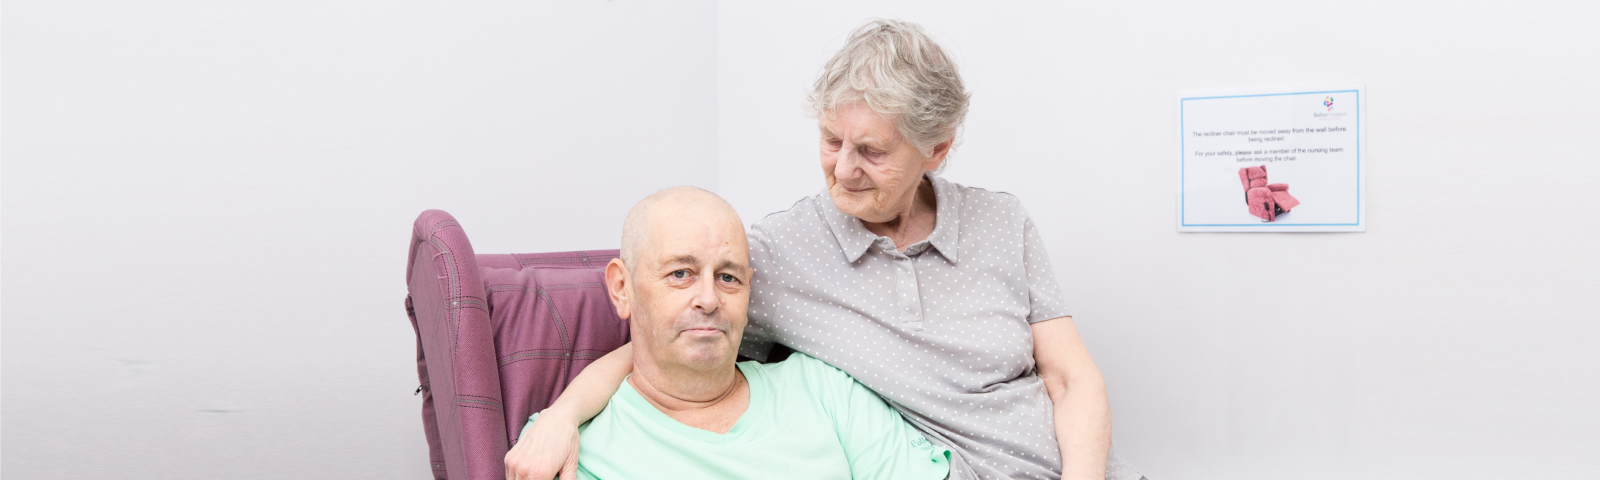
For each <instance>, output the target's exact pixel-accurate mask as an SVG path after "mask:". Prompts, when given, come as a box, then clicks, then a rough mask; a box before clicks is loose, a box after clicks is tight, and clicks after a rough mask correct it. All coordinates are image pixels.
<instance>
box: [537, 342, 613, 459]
mask: <svg viewBox="0 0 1600 480" xmlns="http://www.w3.org/2000/svg"><path fill="white" fill-rule="evenodd" d="M632 372H633V342H628V343H625V344H623V345H622V346H621V347H618V348H617V349H616V350H613V351H612V352H611V353H608V354H606V355H605V356H604V357H600V358H599V359H597V360H595V361H594V363H590V364H589V366H588V367H586V368H584V369H583V371H582V372H580V373H578V377H577V378H574V379H572V384H571V385H568V386H567V389H566V390H564V391H562V392H561V396H559V397H556V401H555V403H552V404H550V408H546V409H544V411H542V412H539V418H538V419H536V420H535V421H534V422H533V426H532V427H529V428H527V429H525V430H523V432H522V436H521V437H518V438H517V446H515V447H512V448H511V451H509V452H506V480H550V479H552V478H556V475H557V474H559V475H560V476H561V480H577V478H578V425H582V424H583V422H587V421H589V419H591V418H594V416H595V415H599V414H600V410H601V409H604V408H606V403H607V402H610V401H611V396H612V395H614V394H616V393H617V388H618V387H620V386H622V379H623V378H625V377H627V376H628V374H629V373H632Z"/></svg>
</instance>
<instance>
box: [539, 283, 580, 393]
mask: <svg viewBox="0 0 1600 480" xmlns="http://www.w3.org/2000/svg"><path fill="white" fill-rule="evenodd" d="M538 291H539V298H541V299H543V300H544V304H545V308H548V309H550V315H551V316H553V317H555V323H556V332H557V333H559V334H560V335H561V348H562V350H563V351H565V352H571V351H572V347H573V346H574V345H573V343H574V342H573V341H572V339H571V338H569V337H568V335H567V325H566V323H565V322H562V321H561V310H560V309H557V308H556V302H555V300H554V299H552V298H550V293H549V290H548V289H546V288H544V287H539V290H538ZM564 363H566V365H565V366H564V367H563V368H562V370H563V371H567V372H568V374H569V375H570V374H571V372H570V370H571V368H570V367H571V362H570V361H568V362H564Z"/></svg>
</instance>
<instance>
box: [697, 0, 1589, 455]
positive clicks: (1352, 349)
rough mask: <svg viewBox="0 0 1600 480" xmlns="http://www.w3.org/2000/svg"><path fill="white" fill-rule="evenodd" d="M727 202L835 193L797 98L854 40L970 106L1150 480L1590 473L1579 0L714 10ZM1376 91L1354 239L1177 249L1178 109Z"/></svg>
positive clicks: (986, 152)
mask: <svg viewBox="0 0 1600 480" xmlns="http://www.w3.org/2000/svg"><path fill="white" fill-rule="evenodd" d="M718 12H719V15H720V18H719V19H718V26H719V39H718V42H717V45H718V47H719V54H718V55H719V57H720V59H719V62H718V66H719V74H718V79H719V82H720V85H719V88H718V99H719V101H718V114H719V118H720V119H721V120H722V121H721V122H720V123H719V127H718V128H719V135H718V142H719V143H718V155H719V159H720V160H719V162H718V168H719V170H720V172H721V175H720V177H719V184H720V187H721V193H722V194H723V195H724V196H725V197H727V198H728V199H729V200H730V201H731V202H732V203H733V204H734V205H735V206H736V207H737V208H739V209H740V213H741V214H742V215H743V216H744V217H745V220H746V221H747V222H753V221H755V220H758V219H759V218H761V216H763V215H765V214H766V213H768V212H771V211H775V210H780V209H783V208H787V207H788V206H789V205H790V204H791V203H792V202H793V201H794V200H796V199H798V198H800V197H802V196H805V195H811V194H814V193H816V192H818V191H819V190H820V189H821V187H822V181H821V174H820V172H819V171H818V168H819V167H818V166H817V165H818V164H817V156H816V155H817V154H816V153H815V152H816V148H817V147H816V141H817V140H816V126H815V125H816V124H815V121H814V120H811V119H808V118H805V116H804V115H803V114H802V110H801V108H800V106H801V102H802V101H803V92H804V90H805V88H806V87H807V86H808V85H809V83H810V82H811V81H813V79H814V78H815V75H816V73H817V71H818V69H819V68H820V66H821V65H822V63H823V61H824V60H826V58H827V57H828V56H829V55H831V54H832V53H833V52H834V51H835V50H836V49H837V48H838V47H839V46H840V45H842V43H843V40H844V37H845V34H846V33H847V32H848V31H849V30H851V29H853V28H854V27H856V26H857V25H859V24H860V23H861V22H862V20H863V19H864V18H867V17H870V16H892V17H899V18H904V19H907V20H912V21H917V22H920V23H922V24H923V25H925V26H926V27H927V28H928V29H929V30H930V31H931V32H932V33H934V34H935V35H936V36H937V37H939V38H940V39H941V41H942V44H943V45H944V46H946V47H947V48H949V49H951V50H952V51H953V52H954V54H955V56H956V57H957V62H958V63H959V64H960V65H961V66H962V68H963V77H964V78H965V80H966V81H967V84H968V87H969V88H970V90H971V91H972V92H973V93H974V96H973V103H972V108H971V113H970V115H969V117H968V120H967V130H966V135H965V144H964V145H963V146H962V147H961V148H960V149H959V150H957V151H956V153H955V155H954V156H953V157H952V159H953V163H952V164H951V165H950V166H949V168H948V169H947V170H946V172H945V176H946V177H947V178H950V179H952V180H955V181H957V182H961V183H965V184H968V185H974V186H981V187H985V188H989V189H993V190H1001V191H1007V192H1011V193H1014V194H1016V195H1018V196H1019V197H1020V198H1021V199H1022V200H1023V202H1024V203H1025V204H1026V205H1027V206H1028V207H1029V208H1030V211H1031V213H1032V215H1033V217H1034V219H1035V221H1036V222H1037V223H1038V224H1039V226H1040V229H1041V230H1042V233H1043V235H1044V237H1045V238H1046V241H1047V242H1048V244H1049V248H1050V251H1051V255H1052V257H1053V259H1054V260H1055V263H1056V269H1057V272H1058V275H1060V276H1061V277H1062V278H1063V279H1064V288H1065V289H1066V290H1067V295H1068V296H1069V297H1070V298H1071V299H1072V300H1073V301H1074V303H1075V304H1076V305H1077V310H1076V318H1077V320H1078V325H1079V327H1080V329H1081V331H1082V332H1083V334H1084V337H1085V338H1086V339H1087V341H1088V343H1089V346H1090V350H1091V351H1092V353H1093V354H1094V356H1095V358H1096V360H1097V362H1098V363H1099V365H1100V367H1101V370H1102V372H1104V374H1105V376H1106V378H1107V379H1108V382H1109V383H1110V395H1111V403H1112V408H1113V413H1114V416H1115V424H1116V427H1115V429H1116V431H1115V438H1116V441H1117V443H1118V445H1119V447H1120V448H1121V449H1122V450H1123V452H1124V453H1125V454H1126V456H1127V457H1128V458H1129V459H1130V460H1131V461H1132V462H1133V463H1134V464H1135V465H1138V466H1139V467H1140V468H1141V469H1142V470H1143V471H1144V472H1145V473H1146V474H1147V475H1149V476H1150V477H1151V478H1154V479H1180V478H1181V479H1212V478H1215V479H1223V478H1227V479H1244V478H1262V479H1267V478H1273V479H1276V478H1330V479H1331V478H1339V479H1348V478H1363V479H1369V478H1397V479H1398V478H1579V477H1588V476H1592V475H1594V473H1593V472H1594V470H1595V468H1596V467H1600V465H1597V464H1596V463H1595V461H1594V452H1595V451H1600V408H1595V405H1600V388H1597V386H1596V384H1597V382H1596V380H1595V379H1596V378H1600V355H1597V354H1596V353H1594V352H1595V349H1594V345H1593V342H1594V340H1595V339H1596V338H1600V326H1597V322H1595V321H1594V320H1595V319H1596V317H1597V316H1596V313H1595V312H1596V311H1597V309H1600V294H1597V292H1600V281H1597V273H1596V272H1597V269H1600V261H1597V258H1600V255H1597V253H1596V251H1595V245H1596V244H1600V229H1597V227H1596V225H1595V224H1596V221H1600V215H1597V214H1596V213H1595V212H1596V208H1597V207H1600V195H1596V194H1595V193H1594V192H1595V184H1596V181H1597V180H1600V166H1597V160H1600V153H1597V152H1600V133H1597V132H1600V117H1597V114H1596V109H1595V108H1594V107H1593V106H1592V104H1593V101H1591V100H1590V99H1589V97H1591V96H1593V93H1594V91H1595V86H1596V85H1600V57H1597V55H1596V53H1595V52H1596V51H1597V47H1600V34H1596V33H1595V29H1594V24H1595V23H1596V21H1597V20H1600V9H1597V7H1596V6H1595V4H1594V3H1593V2H1569V3H1556V2H1542V3H1523V4H1498V5H1496V4H1483V3H1477V4H1474V3H1470V2H1469V3H1463V2H1450V3H1421V2H1401V3H1396V2H1335V3H1329V2H1265V1H1260V2H1240V1H1225V2H1157V3H1138V2H1076V3H1074V4H1070V5H1063V4H1059V3H1035V4H1026V5H1021V4H1013V3H1007V4H1005V5H1004V6H995V5H993V4H981V5H980V4H977V3H975V2H933V3H930V2H868V3H861V2H807V3H806V4H804V5H788V6H774V5H767V4H752V3H744V2H721V3H719V4H718ZM1330 81H1332V82H1344V81H1350V82H1365V83H1366V85H1367V88H1368V92H1369V100H1368V102H1367V107H1368V112H1369V116H1368V120H1369V125H1370V130H1368V136H1367V138H1368V141H1369V144H1370V148H1369V149H1368V150H1367V154H1368V155H1367V158H1368V159H1369V163H1368V165H1369V167H1370V170H1369V173H1368V184H1369V187H1370V194H1369V197H1368V201H1369V207H1368V213H1369V215H1370V218H1371V220H1370V226H1369V231H1368V232H1366V233H1355V234H1178V233H1176V232H1175V228H1174V224H1175V222H1174V219H1173V215H1174V203H1175V202H1174V195H1175V192H1174V190H1175V188H1174V187H1173V185H1175V183H1176V175H1177V168H1176V160H1177V159H1176V158H1175V155H1176V152H1177V151H1178V146H1177V143H1176V142H1177V138H1178V136H1177V131H1176V129H1177V128H1176V121H1175V120H1176V119H1175V118H1174V116H1175V115H1176V113H1175V110H1176V109H1175V108H1174V107H1175V102H1176V100H1175V94H1176V93H1177V92H1178V91H1182V90H1193V89H1209V88H1227V87H1252V86H1274V85H1284V84H1289V85H1295V84H1305V83H1308V82H1330Z"/></svg>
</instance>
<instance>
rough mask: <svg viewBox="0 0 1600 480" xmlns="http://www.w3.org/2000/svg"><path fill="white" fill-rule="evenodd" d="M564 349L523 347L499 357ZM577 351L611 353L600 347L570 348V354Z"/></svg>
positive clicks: (561, 350) (577, 352) (561, 349)
mask: <svg viewBox="0 0 1600 480" xmlns="http://www.w3.org/2000/svg"><path fill="white" fill-rule="evenodd" d="M565 351H567V350H566V349H563V348H524V349H522V350H517V351H515V352H511V353H507V354H505V355H501V356H500V358H506V357H509V356H512V355H520V354H523V353H527V352H541V353H542V352H565ZM579 352H594V353H599V354H601V355H605V354H607V353H611V352H610V351H609V350H601V349H598V348H574V349H572V354H573V355H577V354H579Z"/></svg>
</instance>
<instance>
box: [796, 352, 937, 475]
mask: <svg viewBox="0 0 1600 480" xmlns="http://www.w3.org/2000/svg"><path fill="white" fill-rule="evenodd" d="M788 362H800V366H802V367H803V368H804V369H805V375H806V376H807V377H809V379H808V382H807V383H810V384H811V386H812V388H813V389H814V391H815V393H816V394H817V395H819V396H820V397H821V398H822V401H823V407H824V408H825V409H826V410H827V411H828V414H829V415H830V416H831V417H832V420H833V428H834V431H835V432H837V434H838V438H839V445H840V446H842V447H844V454H845V458H847V459H848V460H849V462H850V477H851V478H854V479H883V480H888V479H927V480H937V479H942V478H945V477H947V476H949V474H950V450H948V449H946V448H944V447H940V446H938V445H935V444H934V443H933V442H930V441H928V439H927V437H924V436H922V433H920V432H918V431H917V430H916V428H913V427H912V426H911V424H909V423H906V420H905V419H904V418H902V417H901V416H900V413H899V412H896V411H894V409H893V408H890V407H889V405H888V404H886V403H884V402H883V399H882V398H880V397H878V394H876V393H873V392H872V390H869V389H867V387H866V386H864V385H862V384H861V383H860V382H857V381H856V380H855V379H854V378H851V377H850V375H849V374H847V373H844V372H843V371H841V370H839V369H837V368H834V367H833V366H832V365H828V364H827V363H824V362H823V361H821V360H817V359H815V358H811V357H809V356H806V355H805V354H801V353H796V354H794V355H793V356H791V357H789V360H788V361H787V362H785V363H788Z"/></svg>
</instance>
